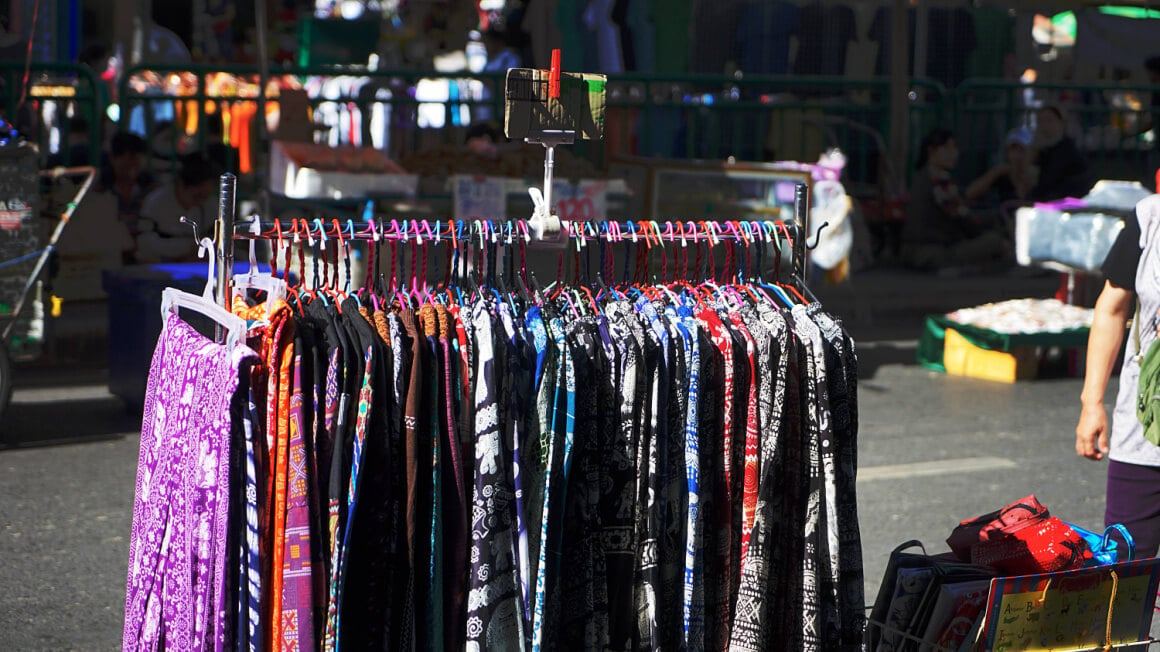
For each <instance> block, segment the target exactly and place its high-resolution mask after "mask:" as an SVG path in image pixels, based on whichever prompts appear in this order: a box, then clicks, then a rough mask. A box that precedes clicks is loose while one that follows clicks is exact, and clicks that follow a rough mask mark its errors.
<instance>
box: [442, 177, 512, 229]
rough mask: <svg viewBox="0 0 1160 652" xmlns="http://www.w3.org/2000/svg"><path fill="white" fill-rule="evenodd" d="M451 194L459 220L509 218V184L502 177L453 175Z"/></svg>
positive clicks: (456, 217)
mask: <svg viewBox="0 0 1160 652" xmlns="http://www.w3.org/2000/svg"><path fill="white" fill-rule="evenodd" d="M451 194H452V196H453V198H454V202H455V219H457V220H502V219H506V218H507V184H506V183H505V180H504V179H503V178H501V177H474V176H470V175H456V176H453V177H452V178H451Z"/></svg>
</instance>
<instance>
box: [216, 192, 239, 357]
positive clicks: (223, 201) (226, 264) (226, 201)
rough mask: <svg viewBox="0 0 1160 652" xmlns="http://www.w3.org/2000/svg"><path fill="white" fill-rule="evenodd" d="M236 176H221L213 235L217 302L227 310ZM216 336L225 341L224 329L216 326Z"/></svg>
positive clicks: (235, 209)
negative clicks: (215, 257)
mask: <svg viewBox="0 0 1160 652" xmlns="http://www.w3.org/2000/svg"><path fill="white" fill-rule="evenodd" d="M237 189H238V178H237V177H235V176H234V175H233V174H231V173H229V172H227V173H225V174H223V175H222V177H221V189H220V194H219V195H218V220H217V228H216V229H215V233H214V235H215V236H216V238H217V297H216V299H217V302H218V305H219V306H222V307H223V308H225V309H226V310H227V311H228V310H230V308H231V306H230V298H231V297H232V296H233V287H232V286H233V281H234V219H235V217H236V211H237V205H236V204H237V202H236V200H237ZM217 336H218V339H219V340H220V341H225V329H224V328H222V326H220V325H219V326H218V327H217Z"/></svg>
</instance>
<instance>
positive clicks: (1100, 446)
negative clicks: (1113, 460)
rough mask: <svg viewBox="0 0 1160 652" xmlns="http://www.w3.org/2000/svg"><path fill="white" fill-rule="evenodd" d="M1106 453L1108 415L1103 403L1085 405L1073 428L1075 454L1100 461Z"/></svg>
mask: <svg viewBox="0 0 1160 652" xmlns="http://www.w3.org/2000/svg"><path fill="white" fill-rule="evenodd" d="M1107 453H1108V413H1107V411H1106V410H1104V405H1103V403H1099V404H1094V405H1085V406H1084V407H1083V411H1082V412H1080V415H1079V423H1077V424H1076V426H1075V454H1076V455H1079V456H1080V457H1086V458H1088V459H1089V460H1102V459H1104V456H1105V455H1107Z"/></svg>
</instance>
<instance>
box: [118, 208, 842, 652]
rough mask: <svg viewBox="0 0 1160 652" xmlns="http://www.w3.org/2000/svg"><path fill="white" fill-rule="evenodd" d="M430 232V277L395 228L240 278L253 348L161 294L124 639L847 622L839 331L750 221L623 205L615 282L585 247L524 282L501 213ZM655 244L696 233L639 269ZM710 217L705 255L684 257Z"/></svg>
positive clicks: (610, 634) (446, 645) (479, 639)
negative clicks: (308, 260)
mask: <svg viewBox="0 0 1160 652" xmlns="http://www.w3.org/2000/svg"><path fill="white" fill-rule="evenodd" d="M319 226H320V227H321V225H319ZM277 228H280V225H279V227H277ZM439 230H440V229H438V228H437V229H434V230H433V231H432V232H431V233H424V234H423V235H425V236H428V237H427V239H426V240H425V241H424V243H425V244H423V246H428V247H430V246H443V247H445V248H447V249H449V250H450V251H451V253H450V255H449V258H448V261H449V268H448V269H449V270H450V271H449V272H448V274H447V275H446V276H445V277H444V279H443V280H442V282H441V283H440V284H439V285H438V286H435V287H427V285H428V280H427V274H426V270H425V267H426V263H427V259H428V256H426V255H417V254H418V253H419V247H420V243H418V242H416V240H415V239H411V240H410V241H409V242H408V241H403V242H400V241H399V240H391V241H390V242H386V243H385V245H380V244H376V246H374V247H372V248H371V252H372V255H375V254H374V252H376V250H377V249H379V248H380V246H390V248H391V251H392V255H391V258H392V260H391V263H390V266H389V269H388V271H387V272H386V273H383V274H374V275H368V279H367V283H366V285H365V286H364V287H362V288H358V289H357V290H351V289H349V288H347V289H345V291H344V290H343V289H340V288H339V285H340V283H339V279H338V276H339V275H338V273H337V269H335V272H336V273H334V274H333V276H331V275H330V274H329V272H325V271H324V275H323V276H322V277H321V278H319V277H318V274H317V270H316V274H315V280H314V281H313V283H309V282H307V283H305V284H303V283H304V282H303V281H302V280H301V279H302V278H303V277H304V276H305V273H304V270H301V269H300V273H299V279H300V280H299V281H298V283H299V286H297V287H290V288H286V287H285V286H279V285H278V282H280V280H279V279H273V278H269V279H265V280H263V281H262V282H256V281H255V279H254V278H251V277H239V278H237V279H235V281H236V282H237V287H238V289H239V293H238V294H237V296H233V297H231V305H232V307H233V311H234V313H235V314H236V315H238V316H240V317H243V318H245V319H246V320H247V324H248V327H247V329H248V337H247V344H248V346H240V345H239V346H238V347H236V348H235V349H234V350H232V351H231V350H227V349H226V347H225V346H223V345H216V344H214V343H213V342H212V341H210V340H207V339H205V338H203V337H201V336H198V335H197V334H196V333H195V332H193V331H192V329H191V328H190V327H189V326H187V325H186V324H185V323H184V322H182V321H181V320H180V318H178V317H176V316H174V315H170V316H169V317H168V321H167V328H166V331H165V333H163V335H162V338H161V341H160V342H159V343H158V348H157V354H156V356H155V360H154V367H153V369H152V370H151V378H150V392H149V395H148V397H147V403H148V405H147V408H146V413H145V414H146V420H145V424H144V426H143V436H142V452H141V461H140V465H139V471H138V476H139V479H138V495H137V506H136V509H135V510H134V529H133V540H132V544H131V549H132V552H131V560H130V572H129V582H128V593H127V599H126V614H127V615H126V623H125V640H124V643H125V649H130V650H135V649H157V648H159V647H177V643H178V642H180V644H181V645H180V649H206V648H209V647H213V648H214V649H219V648H231V649H235V648H236V649H245V650H263V649H295V650H313V649H325V650H333V649H341V648H347V649H367V648H371V649H384V650H396V649H407V650H410V649H420V650H444V649H454V650H463V649H469V650H478V649H497V650H541V649H585V650H590V649H602V650H643V649H651V650H660V649H690V650H694V649H714V650H717V649H735V650H766V649H772V648H775V647H783V648H784V649H795V650H840V649H855V648H856V647H858V646H859V645H860V641H861V636H862V622H863V609H864V600H863V594H862V592H863V588H862V582H863V580H862V563H861V545H860V535H859V528H858V520H857V500H856V495H855V494H856V492H855V482H854V479H855V474H856V467H857V455H856V441H857V362H856V356H855V351H854V343H853V341H852V340H851V339H850V337H849V335H848V334H847V333H846V332H845V331H844V329H843V328H842V326H841V323H840V322H839V321H838V320H837V319H835V318H833V317H832V316H830V315H828V314H826V313H825V311H824V310H823V309H822V307H821V306H820V304H818V303H817V302H816V301H807V300H806V299H805V298H804V297H803V296H802V295H801V293H800V292H799V288H797V287H795V286H794V285H785V286H783V285H779V284H777V283H774V282H766V281H763V280H761V279H760V278H759V277H758V273H757V270H758V269H759V267H760V266H759V265H757V264H756V263H755V260H754V258H753V257H751V256H749V254H748V252H749V250H750V248H751V247H750V245H752V246H754V247H756V246H757V244H758V243H759V241H758V240H757V239H756V237H747V236H744V235H743V234H744V233H745V232H744V231H743V230H742V229H740V228H735V229H734V230H733V231H729V229H726V230H725V232H724V233H723V234H722V237H721V240H722V241H723V242H722V243H714V242H713V241H711V240H710V239H709V238H708V237H706V238H705V239H704V240H701V241H698V243H697V244H694V245H692V246H687V247H682V246H680V244H679V243H681V242H683V241H686V240H688V239H690V236H689V234H688V233H685V234H684V240H682V237H681V236H680V235H679V234H678V233H679V229H677V227H674V229H673V230H672V231H671V232H670V233H667V234H666V233H665V232H664V231H663V230H662V229H661V228H659V227H658V228H656V229H650V230H649V232H648V236H647V238H646V237H645V236H641V237H639V238H638V240H637V242H636V243H635V244H634V243H633V241H632V239H631V237H628V238H620V239H618V238H616V237H615V235H613V236H611V237H605V238H603V239H601V240H600V243H599V244H600V249H601V252H602V254H603V252H604V251H605V250H606V249H609V248H612V247H613V246H623V247H625V248H627V249H629V250H632V251H633V253H634V256H633V258H634V259H635V260H636V264H635V265H633V266H632V267H633V269H632V272H631V274H628V273H627V272H626V277H625V278H624V279H623V280H622V281H621V282H620V283H612V279H613V274H612V272H613V270H612V269H610V267H611V265H610V261H611V260H612V258H611V256H608V257H606V256H604V255H602V256H601V259H600V260H601V262H600V268H599V272H598V273H596V274H594V275H593V274H591V273H590V272H591V270H590V269H587V268H582V267H581V266H580V265H579V264H578V262H577V263H576V264H575V265H573V266H571V269H569V270H568V271H569V272H570V273H569V274H568V275H567V276H569V278H560V279H558V280H557V282H555V283H553V284H552V285H550V286H548V287H545V288H539V287H538V286H537V285H536V284H535V281H534V279H533V278H531V277H525V276H524V275H523V274H522V273H521V271H520V270H518V269H517V268H516V264H515V262H514V261H515V258H516V256H508V263H507V264H506V265H505V264H504V263H500V262H497V261H498V255H497V250H498V249H499V248H500V247H499V246H498V243H499V242H500V240H501V239H502V238H499V237H496V238H488V237H482V238H474V237H464V238H459V237H458V235H457V234H456V229H455V228H452V229H450V232H449V233H448V234H445V235H443V236H441V237H440V238H437V239H436V238H431V237H429V236H430V235H431V234H433V233H434V232H435V231H439ZM465 230H466V231H467V232H469V233H471V232H478V233H481V234H483V233H485V227H482V226H469V227H468V228H466V229H465ZM341 231H342V229H341V228H340V225H337V224H336V225H335V234H336V235H338V234H340V233H341ZM403 231H404V232H405V231H406V229H403ZM615 231H616V227H611V231H609V233H613V234H614V233H615ZM352 232H354V231H353V229H352ZM493 232H495V233H499V234H501V235H502V234H504V233H517V234H518V233H519V227H518V225H501V226H500V227H498V228H494V230H493ZM580 232H581V231H580V230H575V231H573V232H572V233H571V235H572V236H573V241H575V242H577V245H578V246H580V245H581V244H582V243H581V242H580V238H579V234H580ZM596 232H597V233H599V230H596ZM706 232H707V233H713V229H712V227H708V228H707V229H706ZM763 232H764V231H763ZM748 233H749V234H750V236H752V234H753V233H754V231H753V230H752V228H750V230H749V231H748ZM377 235H378V236H379V237H380V238H381V237H382V236H383V235H384V233H383V232H377ZM263 236H265V234H259V235H258V237H263ZM448 236H450V237H448ZM266 237H269V236H266ZM653 238H655V241H654V240H653ZM320 240H321V239H320ZM331 241H332V242H334V241H335V240H331ZM289 242H290V239H289V238H287V239H285V240H284V241H281V242H279V241H278V240H275V241H274V246H275V247H276V249H277V251H276V253H277V254H278V255H276V256H275V259H277V258H279V257H281V258H285V257H286V256H287V255H288V252H289ZM618 242H624V244H623V245H617V243H618ZM724 242H728V243H730V244H724ZM436 243H438V244H436ZM662 243H668V244H669V250H671V251H676V250H678V249H685V250H686V254H685V257H684V258H683V259H682V258H678V259H677V262H678V263H680V264H679V265H677V264H674V266H673V268H672V270H671V272H670V271H669V270H668V269H667V268H665V271H664V273H663V275H662V276H661V277H660V278H656V277H655V275H653V274H652V273H650V271H649V270H651V269H655V268H656V265H654V264H652V263H653V262H656V259H657V258H662V259H664V260H665V261H667V260H668V253H667V252H666V253H662V251H661V248H660V247H658V246H656V245H659V244H662ZM399 244H403V245H404V247H403V248H404V249H407V248H410V249H412V256H411V266H412V271H411V273H410V274H409V275H407V274H404V273H398V270H399V268H400V267H401V265H400V261H399V260H396V254H397V249H398V248H399V247H398V245H399ZM715 244H718V245H719V246H721V247H723V248H725V249H726V255H725V258H726V260H725V264H724V265H723V266H722V267H721V270H720V271H718V270H716V269H715V268H711V267H709V266H707V265H704V264H703V260H702V264H697V265H694V266H693V274H692V275H691V274H690V273H689V265H688V258H687V255H688V254H687V251H688V249H695V250H696V251H697V254H696V255H697V256H698V257H701V252H702V249H703V248H705V247H708V249H709V253H710V254H711V253H712V249H713V246H714V245H715ZM796 245H797V247H799V248H800V247H802V246H804V243H802V242H801V241H800V239H799V240H797V241H796ZM317 246H319V247H321V246H322V244H321V241H319V242H318V243H317ZM337 246H338V247H339V248H349V246H350V239H346V240H338V245H337ZM575 249H576V247H572V248H570V250H573V251H574V250H575ZM299 251H300V250H299ZM382 258H385V255H379V256H378V259H380V260H381V259H382ZM324 259H325V258H324ZM330 260H331V261H332V264H334V263H336V261H337V256H335V257H331V258H330ZM468 260H473V261H475V264H474V265H473V266H471V267H470V268H469V266H468V264H467V261H468ZM626 260H627V258H626ZM666 264H667V263H666ZM300 265H301V262H300ZM416 265H419V266H420V267H419V269H418V270H417V271H416V269H415V267H416ZM334 266H335V268H337V265H336V264H334ZM371 266H372V267H375V266H374V265H373V264H372V265H371ZM286 267H288V265H286V264H283V269H286ZM324 267H325V266H324ZM505 267H506V269H505ZM561 267H566V266H564V265H561ZM628 268H629V265H628V264H627V263H626V265H625V269H626V270H627V269H628ZM698 273H702V274H703V275H702V276H700V277H697V276H696V274H698ZM561 275H562V276H563V273H561ZM592 276H595V278H592ZM348 279H349V272H348ZM505 279H506V280H505ZM509 284H511V286H513V288H514V289H509V287H508V285H509ZM529 285H530V286H531V289H530V290H529V289H528V286H529ZM255 287H261V288H263V289H264V290H265V291H266V292H267V293H268V296H267V297H265V298H263V297H261V296H253V295H252V292H249V291H246V289H245V288H250V289H252V288H255ZM283 297H285V298H283ZM185 351H189V353H184V352H185ZM187 368H188V369H201V370H202V372H203V373H204V374H205V375H204V376H203V375H199V376H192V375H184V376H183V375H182V373H184V371H183V370H185V369H187ZM178 370H182V371H181V372H179V371H178ZM211 370H212V371H213V372H214V373H213V374H210V373H209V371H211ZM191 401H192V402H191ZM158 415H162V416H158ZM211 426H212V428H211ZM207 497H212V499H213V500H209V499H208V498H207ZM183 533H192V536H186V535H184V534H183ZM170 534H182V536H180V537H178V538H172V537H170V536H169V535H170ZM178 562H180V563H178ZM174 573H184V575H182V578H181V579H180V580H174V579H173V578H172V577H171V576H172V575H173V574H174ZM190 578H192V587H190V586H188V585H189V583H190ZM170 587H181V589H182V590H181V591H176V592H175V591H170ZM186 643H188V645H186Z"/></svg>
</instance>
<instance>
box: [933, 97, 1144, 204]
mask: <svg viewBox="0 0 1160 652" xmlns="http://www.w3.org/2000/svg"><path fill="white" fill-rule="evenodd" d="M1156 90H1160V89H1157V88H1155V87H1146V86H1128V85H1120V84H1034V85H1025V84H1020V83H1018V82H1015V83H1012V82H999V81H983V80H967V81H966V82H964V83H963V84H961V85H960V86H959V87H958V88H957V89H956V90H955V93H954V96H953V102H952V104H953V106H954V109H955V115H954V118H953V119H954V125H955V133H956V135H957V136H958V143H959V149H960V151H961V155H960V159H959V166H958V174H959V178H960V180H962V181H963V182H964V183H966V182H969V181H970V180H971V179H974V178H975V177H977V176H978V175H980V174H982V173H983V172H985V171H986V170H987V169H988V168H989V167H990V166H992V165H995V164H996V163H998V162H1000V158H1001V156H1002V147H1003V143H1004V139H1005V136H1006V134H1007V132H1008V131H1009V130H1011V129H1013V128H1015V127H1019V126H1029V127H1030V126H1032V125H1033V116H1034V113H1035V110H1036V107H1039V106H1042V105H1044V104H1055V105H1057V106H1059V107H1060V108H1061V109H1063V111H1064V113H1065V120H1066V121H1067V124H1068V134H1069V135H1071V136H1072V137H1073V138H1074V139H1075V140H1076V144H1077V145H1079V147H1080V149H1082V150H1083V152H1084V154H1085V155H1086V156H1087V158H1088V161H1089V163H1090V164H1091V166H1092V169H1093V171H1094V173H1095V176H1096V178H1104V179H1128V180H1135V181H1140V182H1142V183H1144V184H1145V185H1146V186H1147V187H1149V188H1150V187H1152V185H1153V183H1154V177H1155V173H1156V169H1155V166H1156V164H1157V162H1156V158H1154V156H1155V154H1154V153H1155V151H1156V150H1155V147H1156V145H1155V143H1150V142H1148V141H1147V140H1146V139H1145V137H1144V136H1142V135H1138V132H1139V131H1140V126H1141V124H1142V123H1141V118H1144V116H1146V115H1148V113H1149V112H1151V111H1152V109H1151V107H1150V106H1149V104H1150V101H1151V94H1152V92H1154V91H1156ZM1158 126H1160V125H1158Z"/></svg>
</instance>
